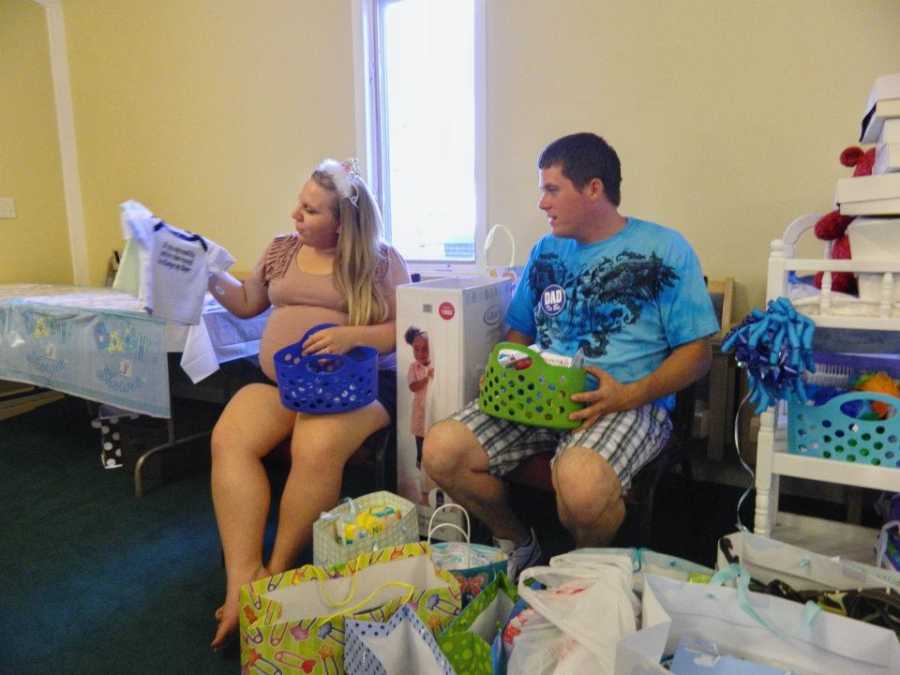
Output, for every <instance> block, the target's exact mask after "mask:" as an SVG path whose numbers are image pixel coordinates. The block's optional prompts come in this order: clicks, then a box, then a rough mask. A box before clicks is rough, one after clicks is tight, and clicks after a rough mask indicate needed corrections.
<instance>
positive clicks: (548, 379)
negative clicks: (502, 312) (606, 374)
mask: <svg viewBox="0 0 900 675" xmlns="http://www.w3.org/2000/svg"><path fill="white" fill-rule="evenodd" d="M507 349H508V350H513V351H516V352H520V353H521V354H523V355H525V356H527V357H528V358H529V359H530V361H531V362H530V364H529V365H528V366H527V367H526V368H523V369H521V370H520V369H516V368H513V367H507V366H503V365H501V364H500V362H499V356H500V352H501V350H507ZM586 383H587V372H586V371H585V370H584V369H583V368H566V367H564V366H553V365H550V364H549V363H547V362H546V361H544V359H543V358H541V355H540V354H538V353H537V352H536V351H534V350H533V349H529V348H528V347H524V346H522V345H520V344H517V343H515V342H499V343H497V344H496V345H495V346H494V349H493V350H492V351H491V355H490V357H489V358H488V362H487V368H486V369H485V372H484V379H483V380H482V383H481V392H480V394H479V396H478V407H479V408H480V409H481V412H483V413H485V414H487V415H490V416H491V417H499V418H500V419H505V420H510V421H512V422H519V423H521V424H527V425H529V426H533V427H546V428H548V429H562V430H569V429H575V428H577V427H579V426H581V423H582V421H581V420H570V419H569V414H570V413H573V412H575V411H576V410H581V409H582V408H583V407H584V404H583V403H575V402H574V401H572V400H571V398H570V397H571V396H572V394H575V393H577V392H580V391H584V390H585V389H586V386H585V385H586Z"/></svg>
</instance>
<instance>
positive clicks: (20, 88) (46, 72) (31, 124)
mask: <svg viewBox="0 0 900 675" xmlns="http://www.w3.org/2000/svg"><path fill="white" fill-rule="evenodd" d="M0 197H12V198H14V199H15V206H16V218H14V219H0V283H10V282H44V283H71V282H72V265H71V260H70V258H69V239H68V236H69V235H68V228H67V227H66V211H65V201H64V198H63V184H62V169H61V167H60V159H59V143H58V141H57V133H56V115H55V112H54V104H53V83H52V80H51V77H50V53H49V49H48V41H47V23H46V20H45V18H44V10H43V9H42V8H41V6H40V5H38V4H37V3H35V2H32V0H0Z"/></svg>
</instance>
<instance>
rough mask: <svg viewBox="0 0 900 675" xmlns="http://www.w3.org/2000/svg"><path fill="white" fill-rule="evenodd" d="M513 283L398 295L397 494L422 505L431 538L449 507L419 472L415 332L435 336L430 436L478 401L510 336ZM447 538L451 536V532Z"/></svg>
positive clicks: (426, 286)
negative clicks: (491, 362)
mask: <svg viewBox="0 0 900 675" xmlns="http://www.w3.org/2000/svg"><path fill="white" fill-rule="evenodd" d="M512 290H513V282H512V280H511V279H509V278H505V277H447V278H443V279H432V280H429V281H423V282H419V283H412V284H405V285H403V286H399V287H398V288H397V320H396V323H397V491H398V492H399V493H400V494H401V495H403V496H404V497H406V498H407V499H409V500H411V501H412V502H414V503H415V504H416V505H417V509H418V511H419V530H420V532H421V533H422V534H423V536H424V535H425V534H426V533H427V531H428V519H429V518H430V517H431V513H432V512H433V510H434V509H435V508H436V507H437V506H440V505H441V504H443V503H445V502H446V501H448V498H447V497H446V495H444V494H443V492H442V491H441V490H440V489H439V488H438V487H437V485H436V484H435V483H434V482H433V481H432V480H431V479H430V478H429V477H428V476H427V475H426V474H425V472H424V471H423V470H421V469H420V468H417V466H416V455H417V448H416V438H415V436H413V433H412V429H411V422H412V416H413V405H414V402H415V399H414V394H413V392H412V391H411V390H410V386H409V379H408V378H409V371H410V366H411V365H413V363H414V361H415V359H414V356H413V349H412V347H411V346H410V345H408V344H407V343H406V340H405V335H406V332H407V330H408V329H409V328H410V327H415V328H418V329H419V330H421V331H424V332H425V333H426V334H427V337H428V346H429V355H430V364H429V367H431V368H433V369H434V375H433V377H432V378H431V379H430V380H429V382H428V385H427V388H426V392H425V429H426V433H427V430H428V428H429V427H431V425H432V424H434V423H436V422H439V421H441V420H443V419H445V418H447V417H449V416H450V415H452V414H453V413H455V412H456V411H457V410H460V409H461V408H463V407H464V406H465V405H466V404H467V403H468V402H469V401H471V400H473V399H475V398H476V397H477V396H478V385H479V380H480V378H481V375H482V373H483V372H484V367H485V365H486V363H487V360H488V356H489V355H490V353H491V349H493V346H494V345H495V344H496V343H497V342H499V341H500V340H501V339H502V338H503V336H504V334H505V332H506V327H505V325H504V319H505V316H506V308H507V305H509V301H510V299H511V298H512ZM444 520H447V521H448V522H453V523H455V524H457V525H461V520H460V517H459V514H458V513H455V512H452V511H451V512H441V513H439V514H438V520H437V522H444ZM443 533H452V531H451V530H450V529H449V528H447V529H445V530H442V537H443V538H447V539H450V538H451V536H444V534H443Z"/></svg>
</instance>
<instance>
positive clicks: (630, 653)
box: [615, 575, 900, 675]
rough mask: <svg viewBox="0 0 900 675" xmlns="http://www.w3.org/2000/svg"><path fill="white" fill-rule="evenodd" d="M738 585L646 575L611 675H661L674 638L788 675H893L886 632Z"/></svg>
mask: <svg viewBox="0 0 900 675" xmlns="http://www.w3.org/2000/svg"><path fill="white" fill-rule="evenodd" d="M748 583H749V577H747V576H746V575H745V576H743V577H742V581H741V583H739V584H738V588H728V587H724V586H715V585H699V584H689V583H684V582H681V581H675V580H672V579H667V578H664V577H657V576H654V575H647V576H646V577H645V579H644V593H643V597H642V626H641V629H640V630H639V631H637V632H636V633H633V634H631V635H627V636H625V637H624V638H623V639H622V640H621V641H620V642H619V644H618V648H617V652H616V667H615V673H616V675H626V674H627V675H633V674H636V673H641V674H644V673H666V672H668V671H666V670H664V669H663V668H662V667H661V666H660V665H659V662H660V659H661V658H662V657H663V655H664V654H671V653H672V652H673V651H674V649H675V647H676V646H677V645H678V642H679V641H680V640H681V639H682V638H693V639H703V640H707V641H710V642H714V643H716V644H717V645H718V647H719V651H720V653H728V654H731V655H733V656H737V657H739V658H746V659H750V660H753V661H758V662H765V663H768V664H770V665H773V666H778V667H780V668H783V669H785V670H790V671H791V672H792V673H795V674H796V675H807V674H809V675H812V674H813V673H815V674H817V675H818V674H821V673H828V674H829V675H842V674H846V675H893V674H896V673H898V672H900V642H898V640H897V636H896V635H895V634H894V633H893V632H892V631H889V630H886V629H884V628H879V627H877V626H871V625H869V624H866V623H862V622H860V621H854V620H852V619H847V618H844V617H841V616H837V615H835V614H830V613H828V612H823V611H819V610H818V608H817V607H815V606H814V605H813V606H812V607H810V606H804V605H801V604H799V603H796V602H792V601H790V600H784V599H782V598H777V597H773V596H769V595H762V594H759V593H752V592H749V591H747V590H746V585H747V584H748Z"/></svg>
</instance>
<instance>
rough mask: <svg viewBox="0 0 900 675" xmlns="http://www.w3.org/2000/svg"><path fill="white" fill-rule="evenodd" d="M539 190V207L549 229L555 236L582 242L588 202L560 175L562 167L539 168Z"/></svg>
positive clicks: (555, 165) (587, 220)
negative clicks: (545, 217) (544, 214)
mask: <svg viewBox="0 0 900 675" xmlns="http://www.w3.org/2000/svg"><path fill="white" fill-rule="evenodd" d="M538 187H539V189H540V191H541V199H540V201H539V202H538V208H539V209H541V210H542V211H544V212H545V213H546V214H547V220H548V222H549V223H550V230H551V231H552V232H553V234H555V235H556V236H557V237H566V238H567V239H576V240H578V239H581V238H583V236H584V235H586V234H587V232H586V228H587V227H588V225H589V223H590V221H589V217H588V216H589V206H590V199H589V198H588V196H587V194H586V191H587V188H588V187H589V185H586V186H585V190H579V189H578V188H576V187H575V185H574V184H573V183H572V181H571V180H569V179H568V178H566V177H565V176H564V175H563V172H562V166H561V165H559V164H554V165H552V166H549V167H547V168H546V169H541V171H540V180H539V184H538Z"/></svg>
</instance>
